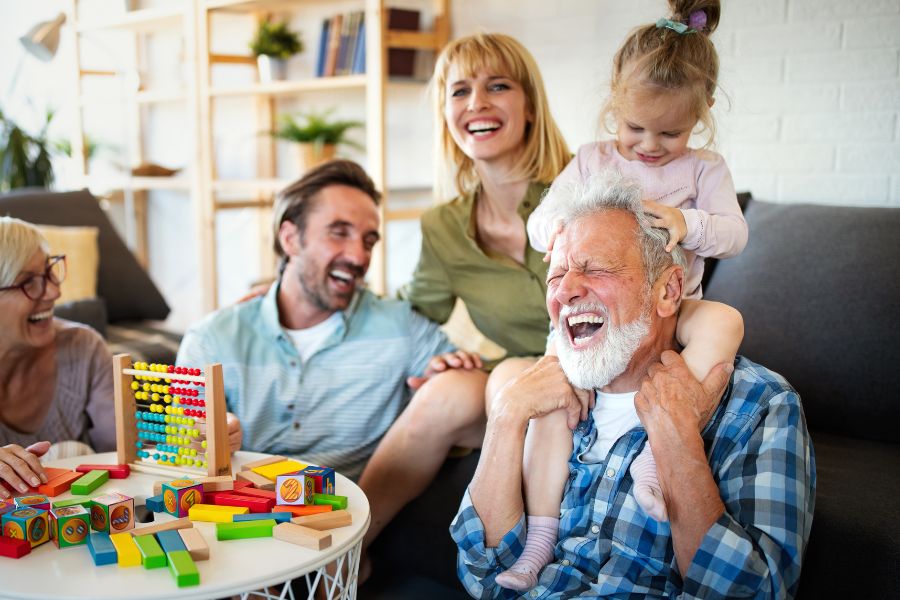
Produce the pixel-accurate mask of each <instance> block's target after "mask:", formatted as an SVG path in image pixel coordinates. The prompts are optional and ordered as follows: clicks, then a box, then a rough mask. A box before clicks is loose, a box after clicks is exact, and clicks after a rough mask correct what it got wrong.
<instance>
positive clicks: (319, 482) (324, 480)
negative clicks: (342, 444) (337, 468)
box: [300, 465, 334, 504]
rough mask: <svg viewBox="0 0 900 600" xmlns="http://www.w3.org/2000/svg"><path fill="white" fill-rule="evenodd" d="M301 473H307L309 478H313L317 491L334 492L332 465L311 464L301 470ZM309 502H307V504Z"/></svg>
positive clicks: (320, 492)
mask: <svg viewBox="0 0 900 600" xmlns="http://www.w3.org/2000/svg"><path fill="white" fill-rule="evenodd" d="M300 475H305V476H306V477H307V478H308V479H312V480H313V481H314V482H315V490H314V491H315V493H317V494H334V469H332V468H331V467H316V466H313V465H310V466H308V467H306V468H305V469H303V470H302V471H300ZM309 503H310V502H307V504H309Z"/></svg>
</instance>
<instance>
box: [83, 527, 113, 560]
mask: <svg viewBox="0 0 900 600" xmlns="http://www.w3.org/2000/svg"><path fill="white" fill-rule="evenodd" d="M87 547H88V550H90V551H91V557H92V558H93V559H94V564H95V565H96V566H98V567H101V566H103V565H114V564H116V563H117V562H118V560H119V555H118V554H117V553H116V547H115V546H113V543H112V541H111V540H110V539H109V534H108V533H102V532H101V533H92V534H91V535H89V536H88V538H87Z"/></svg>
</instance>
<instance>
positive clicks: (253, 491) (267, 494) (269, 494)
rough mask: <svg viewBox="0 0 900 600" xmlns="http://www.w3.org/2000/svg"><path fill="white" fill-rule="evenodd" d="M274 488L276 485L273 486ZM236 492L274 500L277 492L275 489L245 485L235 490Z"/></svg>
mask: <svg viewBox="0 0 900 600" xmlns="http://www.w3.org/2000/svg"><path fill="white" fill-rule="evenodd" d="M273 488H274V486H273ZM234 493H235V494H237V495H238V496H252V497H254V498H265V499H266V500H272V501H273V502H274V501H275V499H276V497H277V496H276V494H275V491H274V489H271V490H261V489H259V488H255V487H245V488H243V489H240V490H237V489H236V490H234Z"/></svg>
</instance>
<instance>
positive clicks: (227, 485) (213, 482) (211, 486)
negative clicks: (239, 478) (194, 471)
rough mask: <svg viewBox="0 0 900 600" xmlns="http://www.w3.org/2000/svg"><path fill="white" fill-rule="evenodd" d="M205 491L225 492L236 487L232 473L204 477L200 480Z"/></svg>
mask: <svg viewBox="0 0 900 600" xmlns="http://www.w3.org/2000/svg"><path fill="white" fill-rule="evenodd" d="M199 481H200V484H201V485H203V491H204V492H224V491H230V490H233V489H234V479H232V478H231V475H219V476H216V477H203V478H201V479H200V480H199Z"/></svg>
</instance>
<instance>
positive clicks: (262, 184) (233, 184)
mask: <svg viewBox="0 0 900 600" xmlns="http://www.w3.org/2000/svg"><path fill="white" fill-rule="evenodd" d="M291 183H293V182H292V181H291V180H290V179H216V180H214V181H213V182H212V189H213V191H214V192H240V193H245V194H252V193H255V192H277V191H279V190H282V189H284V188H286V187H287V186H288V185H290V184H291Z"/></svg>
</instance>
